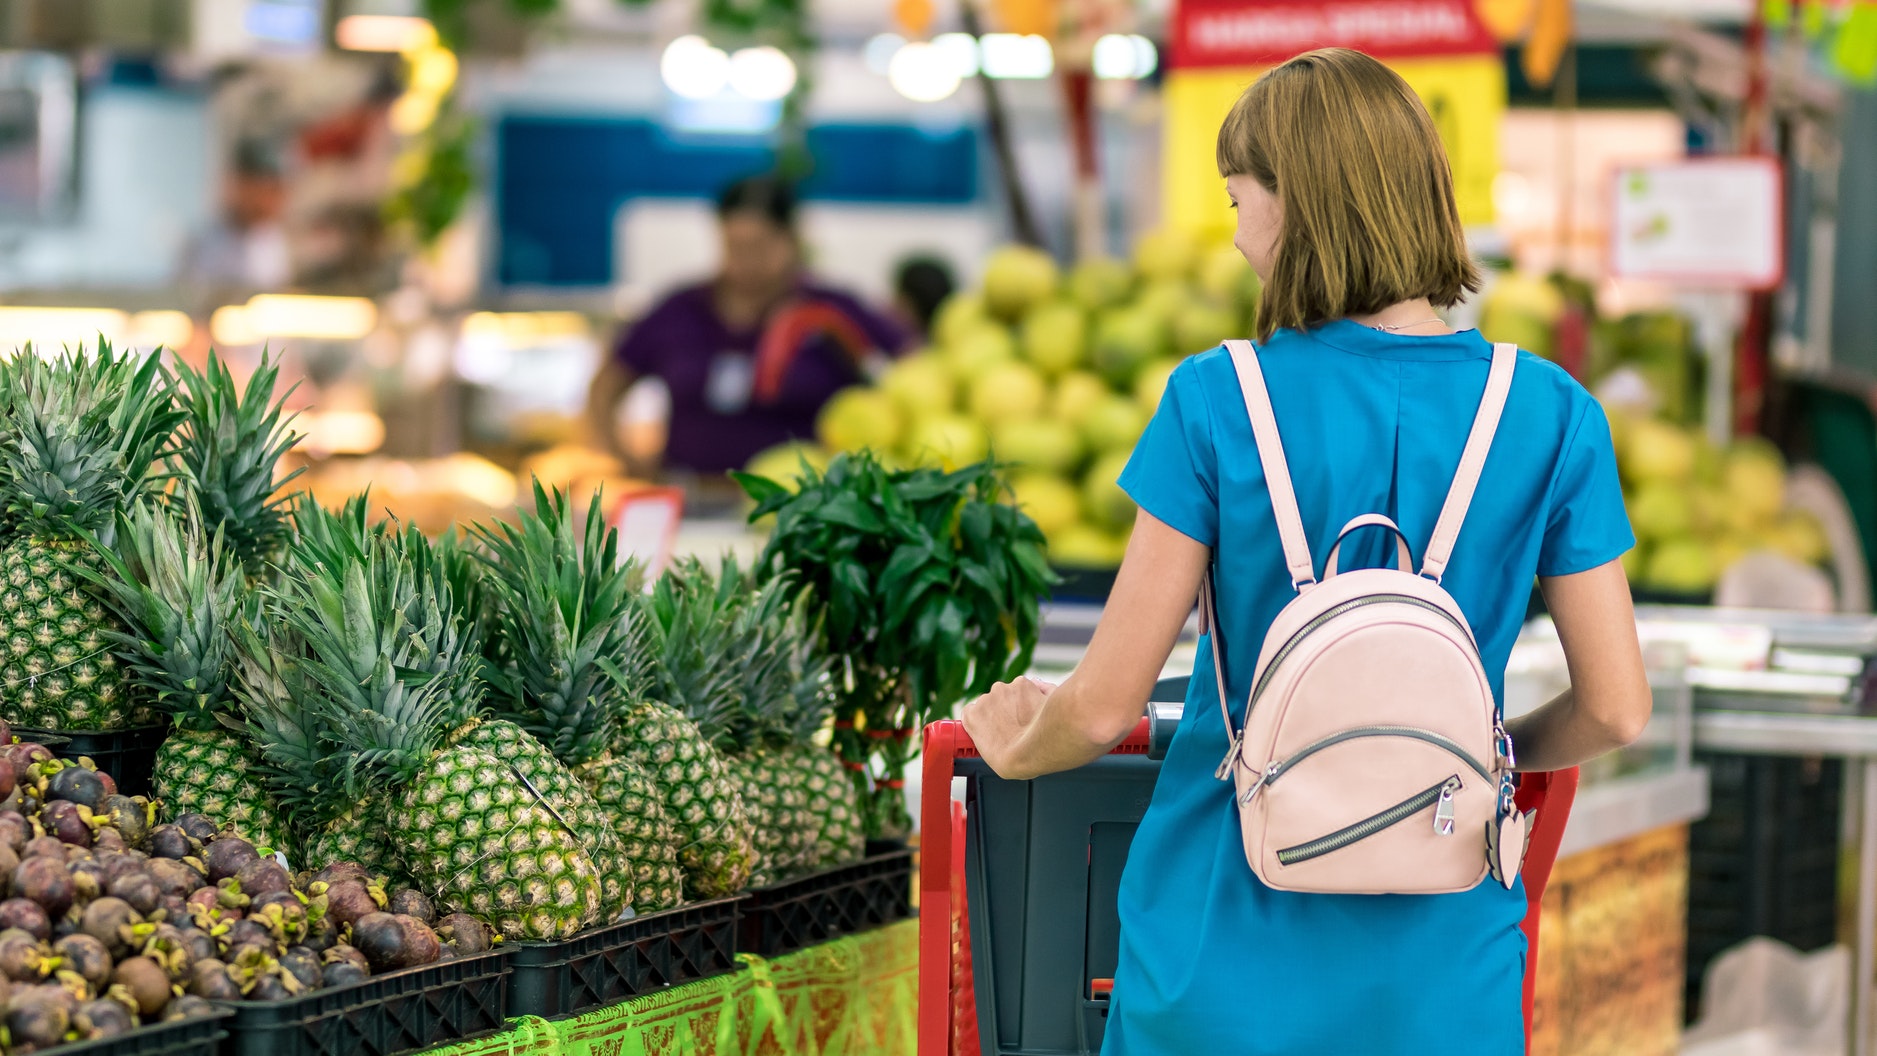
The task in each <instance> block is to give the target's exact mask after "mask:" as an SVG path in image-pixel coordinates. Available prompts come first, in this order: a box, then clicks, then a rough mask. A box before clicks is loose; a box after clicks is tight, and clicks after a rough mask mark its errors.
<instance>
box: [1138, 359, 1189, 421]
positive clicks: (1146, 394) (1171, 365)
mask: <svg viewBox="0 0 1877 1056" xmlns="http://www.w3.org/2000/svg"><path fill="white" fill-rule="evenodd" d="M1179 365H1180V361H1179V360H1178V359H1174V358H1171V357H1169V358H1167V359H1163V360H1160V361H1159V362H1157V363H1149V364H1147V365H1146V366H1145V367H1142V368H1141V373H1140V376H1139V377H1137V378H1135V379H1134V402H1135V403H1138V404H1140V408H1141V410H1143V411H1145V412H1147V413H1148V414H1149V415H1151V414H1153V413H1154V411H1155V410H1157V409H1158V408H1159V407H1160V397H1162V396H1163V395H1165V394H1166V391H1167V379H1168V378H1170V377H1172V376H1173V371H1174V369H1175V368H1177V367H1178V366H1179Z"/></svg>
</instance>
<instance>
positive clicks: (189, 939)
mask: <svg viewBox="0 0 1877 1056" xmlns="http://www.w3.org/2000/svg"><path fill="white" fill-rule="evenodd" d="M182 944H183V948H184V949H186V950H188V951H189V956H190V958H191V959H192V960H196V961H207V960H214V959H217V958H219V957H221V953H222V950H221V944H220V943H218V942H216V941H215V936H213V935H211V934H209V933H208V932H206V931H203V930H202V929H201V928H197V927H193V926H191V927H186V928H183V929H182Z"/></svg>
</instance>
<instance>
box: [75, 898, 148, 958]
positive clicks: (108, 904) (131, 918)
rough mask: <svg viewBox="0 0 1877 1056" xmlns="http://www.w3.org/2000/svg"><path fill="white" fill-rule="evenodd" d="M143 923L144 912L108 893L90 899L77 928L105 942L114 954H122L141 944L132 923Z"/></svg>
mask: <svg viewBox="0 0 1877 1056" xmlns="http://www.w3.org/2000/svg"><path fill="white" fill-rule="evenodd" d="M142 923H143V914H141V913H138V912H137V911H136V910H135V909H132V908H131V906H130V903H128V902H126V901H124V900H123V899H121V898H112V897H110V896H109V895H107V896H105V897H103V898H100V899H97V900H95V901H93V902H92V903H91V904H90V905H88V906H86V907H85V911H84V914H83V915H82V916H80V917H79V918H78V928H79V930H80V931H83V932H84V933H85V934H87V935H89V936H91V937H92V938H94V939H97V940H98V941H99V942H102V943H104V945H105V946H107V947H108V948H109V949H110V951H111V956H113V957H124V956H127V955H129V954H131V953H134V952H136V948H137V947H139V946H141V945H143V943H142V941H141V937H140V936H139V935H138V933H137V931H136V930H135V926H136V925H138V924H142Z"/></svg>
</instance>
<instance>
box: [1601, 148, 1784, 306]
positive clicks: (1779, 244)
mask: <svg viewBox="0 0 1877 1056" xmlns="http://www.w3.org/2000/svg"><path fill="white" fill-rule="evenodd" d="M1781 194H1782V189H1781V179H1780V172H1779V164H1778V163H1777V162H1775V161H1773V160H1772V159H1771V158H1756V157H1739V158H1693V159H1690V160H1688V161H1681V162H1674V163H1671V164H1665V165H1648V166H1641V167H1637V168H1630V169H1624V170H1621V171H1619V172H1618V173H1617V174H1616V211H1615V214H1614V216H1613V217H1612V220H1611V224H1610V252H1611V260H1610V264H1611V270H1612V271H1614V272H1615V273H1616V274H1618V275H1622V276H1625V277H1628V278H1638V279H1653V280H1656V281H1660V282H1675V283H1681V284H1684V285H1689V286H1705V287H1712V288H1718V289H1730V290H1738V289H1749V290H1766V289H1772V288H1773V287H1775V286H1778V285H1779V282H1780V279H1781V277H1782V275H1783V273H1784V270H1785V260H1784V254H1783V249H1784V245H1783V242H1784V239H1783V237H1782V230H1781V224H1782V223H1783V211H1782V209H1781Z"/></svg>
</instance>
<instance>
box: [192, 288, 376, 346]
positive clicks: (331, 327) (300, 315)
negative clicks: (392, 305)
mask: <svg viewBox="0 0 1877 1056" xmlns="http://www.w3.org/2000/svg"><path fill="white" fill-rule="evenodd" d="M247 322H248V323H249V325H250V326H251V327H252V328H253V331H254V332H255V333H257V334H260V335H262V336H263V337H306V338H313V339H316V340H325V341H356V340H358V339H359V338H361V337H364V336H365V335H367V334H369V333H371V332H372V331H373V330H375V329H377V328H378V306H377V305H375V304H373V303H372V302H371V301H369V300H367V299H366V298H364V297H312V296H307V295H304V294H287V293H263V294H260V295H258V296H256V297H254V298H253V299H252V300H250V301H248V304H247ZM210 325H211V326H213V325H214V324H213V322H212V321H211V323H210Z"/></svg>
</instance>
